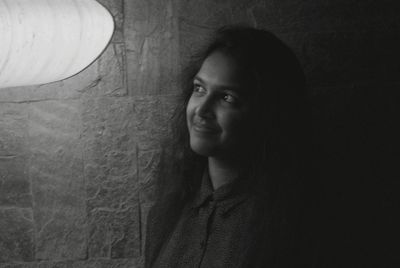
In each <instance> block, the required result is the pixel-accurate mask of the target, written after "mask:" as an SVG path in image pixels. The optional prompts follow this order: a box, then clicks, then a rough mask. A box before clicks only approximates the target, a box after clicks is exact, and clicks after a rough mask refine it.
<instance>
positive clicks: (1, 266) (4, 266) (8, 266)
mask: <svg viewBox="0 0 400 268" xmlns="http://www.w3.org/2000/svg"><path fill="white" fill-rule="evenodd" d="M0 268H37V264H36V262H23V263H0Z"/></svg>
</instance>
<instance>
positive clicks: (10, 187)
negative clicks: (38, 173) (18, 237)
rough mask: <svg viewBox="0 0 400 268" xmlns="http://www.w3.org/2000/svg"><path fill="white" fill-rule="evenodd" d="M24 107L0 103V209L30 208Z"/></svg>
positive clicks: (26, 129)
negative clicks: (10, 207) (11, 207)
mask: <svg viewBox="0 0 400 268" xmlns="http://www.w3.org/2000/svg"><path fill="white" fill-rule="evenodd" d="M27 136H28V115H27V111H26V104H14V103H1V104H0V207H1V206H5V207H9V206H13V207H23V208H28V207H31V206H32V196H31V192H30V180H29V177H28V164H27V161H28V152H29V148H28V144H27Z"/></svg>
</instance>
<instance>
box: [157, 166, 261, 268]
mask: <svg viewBox="0 0 400 268" xmlns="http://www.w3.org/2000/svg"><path fill="white" fill-rule="evenodd" d="M245 185H246V182H241V181H235V182H233V183H229V184H225V185H223V186H221V187H219V188H218V189H217V190H215V191H213V189H212V186H211V181H210V179H209V177H208V175H207V174H206V175H205V176H203V179H202V185H201V187H200V190H199V191H198V193H197V195H196V196H195V198H194V199H193V200H192V201H191V202H189V203H188V204H186V206H185V207H184V208H183V210H182V213H181V216H180V217H179V220H178V221H177V223H176V224H175V227H174V228H173V231H172V232H171V233H170V234H169V236H168V237H167V238H166V239H165V242H164V243H163V246H162V247H161V249H160V251H159V254H158V256H157V257H156V259H155V261H154V262H153V264H152V266H151V267H174V268H179V267H185V268H191V267H243V265H244V264H243V263H244V262H245V261H246V260H247V257H248V253H249V252H248V251H249V246H250V245H251V242H252V239H253V238H254V230H253V228H252V222H251V219H252V212H253V209H252V208H253V206H254V202H255V201H254V198H252V196H251V195H250V194H249V192H248V191H247V188H246V187H245Z"/></svg>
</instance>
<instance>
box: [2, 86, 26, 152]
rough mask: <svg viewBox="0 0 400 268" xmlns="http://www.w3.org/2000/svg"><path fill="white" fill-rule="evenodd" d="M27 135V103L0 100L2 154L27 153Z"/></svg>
mask: <svg viewBox="0 0 400 268" xmlns="http://www.w3.org/2000/svg"><path fill="white" fill-rule="evenodd" d="M0 94H1V91H0ZM0 99H1V95H0ZM27 135H28V113H27V110H26V104H20V103H3V102H0V156H3V157H7V156H16V155H26V153H27V151H28V148H27V142H26V139H27Z"/></svg>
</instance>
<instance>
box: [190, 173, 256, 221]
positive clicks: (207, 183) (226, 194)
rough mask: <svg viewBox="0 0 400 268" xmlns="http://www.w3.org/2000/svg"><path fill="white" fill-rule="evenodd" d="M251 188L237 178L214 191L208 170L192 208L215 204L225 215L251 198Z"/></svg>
mask: <svg viewBox="0 0 400 268" xmlns="http://www.w3.org/2000/svg"><path fill="white" fill-rule="evenodd" d="M248 190H249V186H248V185H247V183H246V181H244V180H243V179H240V178H237V179H235V180H234V181H233V182H230V183H227V184H224V185H222V186H221V187H219V188H218V189H217V190H215V191H214V190H213V187H212V183H211V179H210V177H209V174H208V171H207V169H206V170H205V172H204V173H203V176H202V181H201V185H200V188H199V190H198V192H197V194H196V196H195V198H194V200H193V203H192V204H193V205H192V208H200V207H201V206H202V205H204V204H205V203H206V202H208V201H210V202H215V203H216V204H217V206H219V207H221V211H222V213H223V214H225V213H227V212H228V211H230V210H231V209H232V208H234V207H235V206H237V205H238V204H240V203H242V202H243V201H245V200H246V199H247V198H248V197H249V194H248V193H249V191H248Z"/></svg>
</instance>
